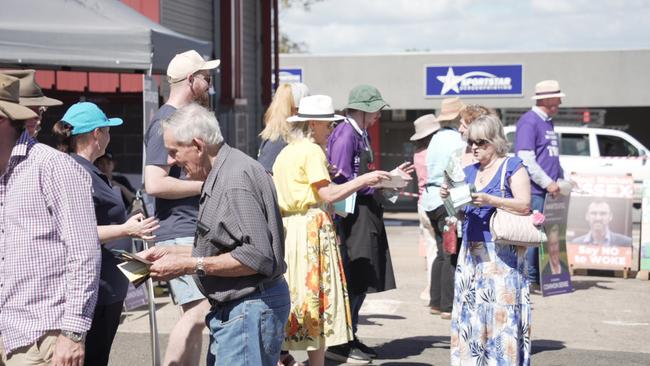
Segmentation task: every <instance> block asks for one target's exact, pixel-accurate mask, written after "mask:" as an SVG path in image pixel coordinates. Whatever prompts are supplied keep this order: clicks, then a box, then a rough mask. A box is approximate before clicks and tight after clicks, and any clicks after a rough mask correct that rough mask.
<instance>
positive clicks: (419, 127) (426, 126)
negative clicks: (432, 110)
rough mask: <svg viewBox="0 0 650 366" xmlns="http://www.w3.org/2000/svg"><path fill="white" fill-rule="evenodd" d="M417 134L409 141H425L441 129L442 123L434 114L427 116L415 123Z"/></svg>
mask: <svg viewBox="0 0 650 366" xmlns="http://www.w3.org/2000/svg"><path fill="white" fill-rule="evenodd" d="M413 127H415V133H414V134H413V136H411V138H410V139H409V140H411V141H417V140H419V139H423V138H425V137H427V136H429V135H431V134H432V133H434V132H436V131H438V130H439V129H440V123H438V121H437V120H436V116H434V115H433V114H425V115H424V116H421V117H419V118H418V119H416V120H415V121H414V122H413Z"/></svg>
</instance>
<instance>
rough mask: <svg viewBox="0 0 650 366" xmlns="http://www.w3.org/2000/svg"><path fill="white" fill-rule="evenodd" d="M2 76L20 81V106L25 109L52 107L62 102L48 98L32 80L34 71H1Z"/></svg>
mask: <svg viewBox="0 0 650 366" xmlns="http://www.w3.org/2000/svg"><path fill="white" fill-rule="evenodd" d="M1 72H2V73H3V74H6V75H10V76H13V77H15V78H18V79H20V104H21V105H24V106H25V107H53V106H57V105H61V104H63V102H62V101H60V100H58V99H54V98H48V97H46V96H45V94H43V91H42V90H41V87H40V86H39V85H38V84H36V80H35V79H34V74H35V73H36V71H35V70H3V71H1Z"/></svg>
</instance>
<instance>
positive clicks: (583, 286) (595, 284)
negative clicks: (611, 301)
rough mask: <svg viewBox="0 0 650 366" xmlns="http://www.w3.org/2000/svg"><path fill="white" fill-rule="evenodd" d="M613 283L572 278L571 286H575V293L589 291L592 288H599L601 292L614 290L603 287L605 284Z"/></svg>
mask: <svg viewBox="0 0 650 366" xmlns="http://www.w3.org/2000/svg"><path fill="white" fill-rule="evenodd" d="M610 282H612V281H607V280H602V281H601V280H597V281H594V280H580V279H576V278H575V277H572V278H571V284H572V285H573V289H574V290H575V291H580V290H589V289H590V288H598V289H601V290H611V289H612V288H611V287H609V286H604V285H602V284H603V283H610Z"/></svg>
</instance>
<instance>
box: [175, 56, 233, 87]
mask: <svg viewBox="0 0 650 366" xmlns="http://www.w3.org/2000/svg"><path fill="white" fill-rule="evenodd" d="M219 64H221V61H220V60H210V61H206V60H204V59H203V57H201V55H199V53H198V52H196V51H194V50H189V51H185V52H183V53H179V54H177V55H176V56H174V58H173V59H172V60H171V61H170V62H169V65H168V66H167V80H168V81H169V83H170V84H173V83H177V82H179V81H183V80H185V78H187V75H190V74H194V73H195V72H197V71H201V70H212V69H216V68H217V67H219Z"/></svg>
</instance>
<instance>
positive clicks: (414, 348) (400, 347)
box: [374, 337, 449, 365]
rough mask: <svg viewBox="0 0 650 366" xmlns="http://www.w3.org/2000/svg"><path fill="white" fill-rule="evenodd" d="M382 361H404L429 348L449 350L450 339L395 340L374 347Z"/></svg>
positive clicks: (410, 338)
mask: <svg viewBox="0 0 650 366" xmlns="http://www.w3.org/2000/svg"><path fill="white" fill-rule="evenodd" d="M374 348H375V350H376V351H377V354H379V358H380V359H382V360H402V359H405V358H408V357H411V356H417V355H420V354H422V352H423V351H424V350H426V349H429V348H446V349H449V337H409V338H402V339H394V340H391V341H389V342H386V343H383V344H379V345H377V346H376V347H374ZM389 364H391V365H397V364H399V365H422V364H421V363H417V362H415V363H413V362H411V363H409V362H404V363H384V362H382V365H389Z"/></svg>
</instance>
